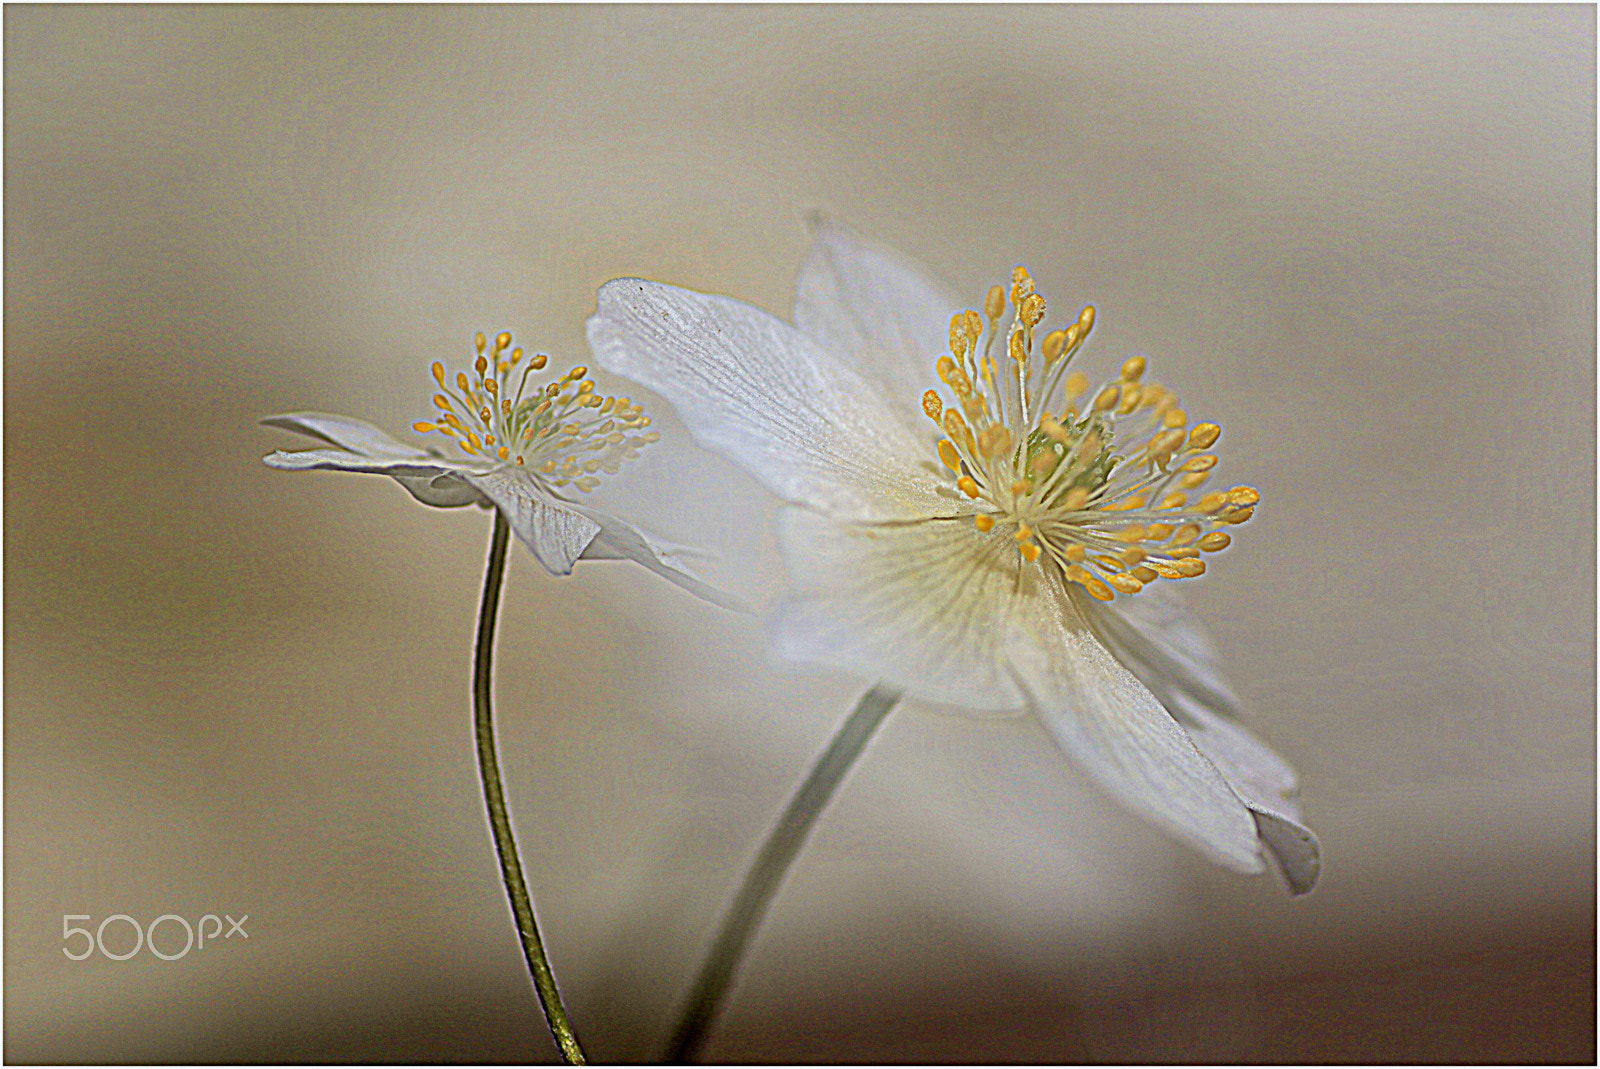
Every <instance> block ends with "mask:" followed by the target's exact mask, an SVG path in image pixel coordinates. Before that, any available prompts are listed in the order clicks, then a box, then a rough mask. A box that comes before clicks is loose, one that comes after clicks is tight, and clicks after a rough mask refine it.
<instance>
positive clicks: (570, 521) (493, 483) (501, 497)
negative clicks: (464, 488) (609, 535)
mask: <svg viewBox="0 0 1600 1069" xmlns="http://www.w3.org/2000/svg"><path fill="white" fill-rule="evenodd" d="M467 480H468V481H469V482H470V483H472V485H473V486H475V487H477V488H478V489H479V490H481V491H482V492H483V494H484V496H485V497H487V498H488V499H489V500H490V501H492V502H494V505H495V507H496V508H498V509H499V510H500V511H501V512H503V513H505V517H506V520H507V521H508V522H509V523H510V524H511V529H512V530H513V531H515V532H516V535H517V537H518V538H519V539H521V540H522V544H523V545H525V546H527V547H528V548H529V549H530V550H532V551H533V555H534V556H535V557H537V558H538V560H539V563H540V564H542V565H544V569H545V571H547V572H549V573H550V574H551V575H571V574H572V566H573V564H575V563H576V562H577V560H578V558H579V557H581V556H583V552H584V550H586V549H588V548H589V544H590V543H591V542H593V541H594V539H595V536H596V535H598V534H599V533H600V525H599V524H598V523H596V522H595V521H594V520H592V519H590V518H589V517H588V516H585V515H584V514H583V513H582V512H580V511H578V510H577V509H575V508H573V507H572V506H571V505H570V504H568V503H567V502H565V501H560V500H557V499H556V498H555V497H553V496H551V494H550V492H549V491H547V490H546V489H545V488H544V487H543V486H541V485H539V482H538V480H536V479H534V478H533V476H531V475H528V474H527V473H526V472H521V471H513V470H507V469H501V470H499V471H491V472H486V473H483V474H473V475H468V476H467Z"/></svg>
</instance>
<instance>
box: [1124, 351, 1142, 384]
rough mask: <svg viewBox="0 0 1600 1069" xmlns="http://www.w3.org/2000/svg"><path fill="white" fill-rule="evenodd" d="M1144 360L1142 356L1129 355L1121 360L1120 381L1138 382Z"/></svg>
mask: <svg viewBox="0 0 1600 1069" xmlns="http://www.w3.org/2000/svg"><path fill="white" fill-rule="evenodd" d="M1144 368H1145V360H1144V357H1142V356H1130V357H1128V359H1126V360H1124V361H1123V362H1122V381H1123V382H1138V381H1139V378H1140V376H1142V375H1143V374H1144Z"/></svg>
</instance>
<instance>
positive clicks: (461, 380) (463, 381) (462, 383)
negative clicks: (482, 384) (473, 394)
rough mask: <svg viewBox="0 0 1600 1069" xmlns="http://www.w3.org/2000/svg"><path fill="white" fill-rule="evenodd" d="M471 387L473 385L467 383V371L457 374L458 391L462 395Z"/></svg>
mask: <svg viewBox="0 0 1600 1069" xmlns="http://www.w3.org/2000/svg"><path fill="white" fill-rule="evenodd" d="M471 386H472V383H471V382H469V381H467V373H466V372H465V371H458V372H456V389H458V390H460V391H461V392H462V393H466V392H467V390H468V389H470V388H471Z"/></svg>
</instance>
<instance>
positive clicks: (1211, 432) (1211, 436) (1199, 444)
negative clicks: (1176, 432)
mask: <svg viewBox="0 0 1600 1069" xmlns="http://www.w3.org/2000/svg"><path fill="white" fill-rule="evenodd" d="M1221 437H1222V428H1221V427H1219V426H1217V425H1216V424H1215V423H1197V424H1195V428H1194V430H1192V431H1190V432H1189V448H1190V449H1210V448H1211V447H1212V446H1213V445H1216V444H1217V439H1218V438H1221Z"/></svg>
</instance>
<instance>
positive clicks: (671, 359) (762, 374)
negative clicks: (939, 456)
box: [588, 278, 945, 518]
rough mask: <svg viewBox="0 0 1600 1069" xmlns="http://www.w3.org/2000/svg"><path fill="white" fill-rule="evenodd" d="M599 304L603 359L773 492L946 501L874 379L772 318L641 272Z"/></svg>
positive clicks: (882, 506)
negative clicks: (653, 393)
mask: <svg viewBox="0 0 1600 1069" xmlns="http://www.w3.org/2000/svg"><path fill="white" fill-rule="evenodd" d="M597 303H598V311H596V313H595V314H594V315H593V316H591V317H590V319H589V326H588V332H589V345H590V347H591V348H592V349H593V350H594V353H595V357H596V359H597V360H598V361H599V362H600V364H601V366H603V367H605V368H606V369H607V370H609V371H614V372H616V373H618V374H620V375H626V376H628V377H629V378H632V379H635V380H637V381H639V382H641V383H643V384H644V385H646V386H648V387H649V388H650V389H652V390H654V391H656V392H657V393H659V394H661V395H662V396H663V397H665V398H666V399H667V400H668V401H670V402H671V403H672V404H673V406H674V407H675V408H676V409H677V410H678V412H679V414H680V415H681V416H682V417H683V420H684V422H685V423H686V424H688V426H689V428H690V430H691V431H693V432H694V434H695V436H696V437H697V438H698V439H699V440H700V441H701V443H702V444H704V445H707V446H709V447H711V448H713V449H716V450H719V451H721V452H722V453H724V454H726V455H727V456H728V457H729V458H730V459H732V460H733V461H735V462H736V463H738V464H740V465H742V466H743V467H744V468H745V469H746V470H748V471H749V472H750V473H751V474H753V475H754V476H756V478H758V479H760V480H762V481H763V482H764V483H765V484H766V485H767V486H768V487H770V488H771V489H772V490H773V491H774V492H775V493H777V494H778V495H779V496H781V497H784V498H787V499H788V500H790V501H795V502H803V503H806V504H809V505H811V506H813V507H816V508H821V509H823V510H826V511H828V512H831V513H834V514H837V515H849V516H853V517H861V518H868V517H870V518H883V517H891V516H905V515H911V514H921V515H927V514H928V512H929V510H930V508H936V507H940V506H942V505H943V504H944V501H943V499H942V498H941V497H940V494H939V491H940V488H941V487H942V485H943V483H944V481H945V480H944V479H943V478H942V477H941V476H940V474H939V472H938V469H937V468H936V467H935V465H934V464H933V462H932V459H931V457H932V453H931V452H930V451H929V450H928V448H927V446H926V443H924V442H922V441H919V440H918V438H917V437H916V436H915V435H914V434H912V433H911V431H910V430H909V429H908V428H907V427H906V426H905V424H904V423H903V422H902V421H901V419H900V417H899V416H898V415H896V414H895V411H894V410H893V409H892V408H891V407H890V406H889V405H887V404H886V403H885V401H884V399H883V398H882V397H881V396H880V395H879V390H878V387H876V386H875V385H873V384H870V383H869V382H868V381H867V380H866V379H863V378H862V377H861V376H860V375H858V374H856V373H855V372H854V371H852V370H850V369H849V368H847V367H845V366H844V365H843V364H841V363H840V362H839V361H838V360H837V359H835V358H834V357H833V356H832V355H830V354H829V353H827V352H824V351H823V350H822V349H821V348H819V347H818V346H817V345H816V343H814V342H812V341H811V340H810V339H808V338H807V337H805V335H803V334H801V333H800V332H799V331H797V330H796V329H795V328H793V327H791V326H790V325H789V324H787V323H785V322H783V321H782V320H780V319H778V318H777V317H775V316H772V315H770V314H768V313H766V312H763V311H761V310H760V309H759V308H755V307H753V306H751V305H748V304H744V303H742V302H740V301H735V300H733V299H731V298H728V297H716V296H708V295H706V294H700V293H694V292H692V291H690V290H684V289H678V288H676V287H673V286H664V285H662V284H660V283H658V282H650V281H647V280H644V279H637V278H625V279H617V280H616V281H613V282H608V283H606V285H605V286H603V287H602V288H601V289H600V293H599V296H598V300H597Z"/></svg>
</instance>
